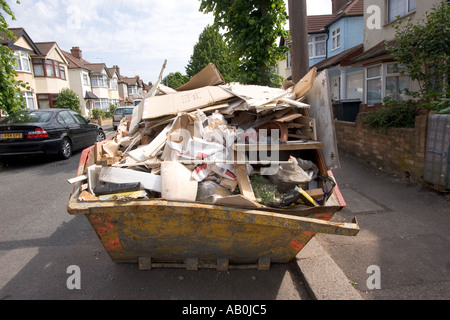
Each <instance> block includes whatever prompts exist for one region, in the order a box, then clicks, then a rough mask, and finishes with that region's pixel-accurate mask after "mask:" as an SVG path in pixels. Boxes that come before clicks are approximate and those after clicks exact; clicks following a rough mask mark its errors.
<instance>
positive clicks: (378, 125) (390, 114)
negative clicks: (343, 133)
mask: <svg viewBox="0 0 450 320" xmlns="http://www.w3.org/2000/svg"><path fill="white" fill-rule="evenodd" d="M418 115H419V108H418V106H417V105H416V104H414V103H413V102H410V101H400V102H397V101H395V100H391V101H389V102H386V107H385V108H382V109H379V110H377V111H374V112H370V113H369V114H368V115H367V116H366V117H365V118H364V122H365V123H366V124H367V125H368V126H369V128H372V129H378V130H382V131H386V130H388V129H391V128H414V125H415V122H416V117H417V116H418Z"/></svg>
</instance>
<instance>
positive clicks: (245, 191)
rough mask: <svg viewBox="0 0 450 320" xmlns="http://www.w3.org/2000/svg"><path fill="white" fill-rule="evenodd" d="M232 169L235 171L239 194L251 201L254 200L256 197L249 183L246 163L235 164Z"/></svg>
mask: <svg viewBox="0 0 450 320" xmlns="http://www.w3.org/2000/svg"><path fill="white" fill-rule="evenodd" d="M234 171H235V173H236V177H237V181H238V185H239V190H241V194H242V195H243V196H244V197H246V198H247V199H249V200H251V201H256V197H255V194H254V192H253V188H252V185H251V184H250V179H249V177H248V172H247V167H246V165H245V164H237V165H235V166H234Z"/></svg>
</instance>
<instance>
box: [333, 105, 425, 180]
mask: <svg viewBox="0 0 450 320" xmlns="http://www.w3.org/2000/svg"><path fill="white" fill-rule="evenodd" d="M366 115H367V112H360V113H359V114H358V116H357V118H356V121H355V122H346V121H337V120H336V121H335V128H336V136H337V143H338V147H339V149H341V150H343V151H345V152H347V153H349V154H351V155H354V156H356V157H358V158H360V159H363V160H365V161H367V163H369V164H371V165H373V166H376V167H377V168H380V167H381V168H382V169H383V170H386V171H388V172H391V173H393V174H396V175H399V176H402V177H407V178H412V179H414V180H419V181H421V180H422V178H423V173H424V166H425V151H426V139H427V119H428V117H427V116H426V115H421V116H418V117H416V123H415V128H413V129H397V128H396V129H389V130H388V131H386V132H383V131H380V130H374V129H370V128H369V127H367V126H366V125H365V124H364V117H365V116H366Z"/></svg>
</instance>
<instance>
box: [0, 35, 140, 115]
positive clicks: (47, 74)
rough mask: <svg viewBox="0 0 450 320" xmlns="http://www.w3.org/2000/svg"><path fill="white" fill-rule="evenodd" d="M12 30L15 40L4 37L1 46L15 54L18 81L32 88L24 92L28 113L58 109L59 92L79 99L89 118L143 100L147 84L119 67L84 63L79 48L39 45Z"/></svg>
mask: <svg viewBox="0 0 450 320" xmlns="http://www.w3.org/2000/svg"><path fill="white" fill-rule="evenodd" d="M9 30H11V31H12V33H13V36H14V37H13V38H12V39H9V38H7V37H6V36H3V37H0V44H1V45H4V46H8V47H9V48H10V49H12V50H13V51H14V56H15V58H16V59H15V62H14V68H15V70H16V71H17V73H18V75H17V77H16V78H17V80H21V81H23V82H25V83H27V85H28V87H29V89H24V88H21V90H22V93H23V98H24V99H25V101H26V105H27V108H28V109H47V108H53V107H55V101H56V99H57V97H58V94H59V92H60V91H61V90H62V89H66V88H69V89H71V90H73V91H74V92H75V93H76V94H77V95H78V98H79V99H80V109H81V113H82V114H84V115H86V116H91V115H92V109H102V110H104V111H109V109H110V106H111V105H114V106H119V105H120V104H127V105H135V104H137V103H138V102H140V100H142V99H143V95H144V94H145V91H144V82H143V81H142V80H141V79H140V77H139V76H135V77H132V78H128V77H122V76H121V75H120V71H119V67H118V66H113V67H112V68H108V67H107V66H106V64H104V63H91V62H89V61H87V60H85V59H83V55H82V50H81V49H80V48H79V47H72V49H71V50H70V52H68V51H64V50H61V48H60V47H59V46H58V44H57V43H56V42H54V41H53V42H36V43H35V42H34V41H33V40H32V39H31V37H30V36H29V35H28V34H27V32H26V31H25V29H24V28H10V29H9ZM120 86H122V90H119V87H120ZM121 91H124V92H121Z"/></svg>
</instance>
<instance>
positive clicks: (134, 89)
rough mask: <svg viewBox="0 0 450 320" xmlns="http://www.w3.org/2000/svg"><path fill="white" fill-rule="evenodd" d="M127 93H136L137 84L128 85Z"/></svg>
mask: <svg viewBox="0 0 450 320" xmlns="http://www.w3.org/2000/svg"><path fill="white" fill-rule="evenodd" d="M128 94H129V95H132V94H138V88H137V86H128Z"/></svg>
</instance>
